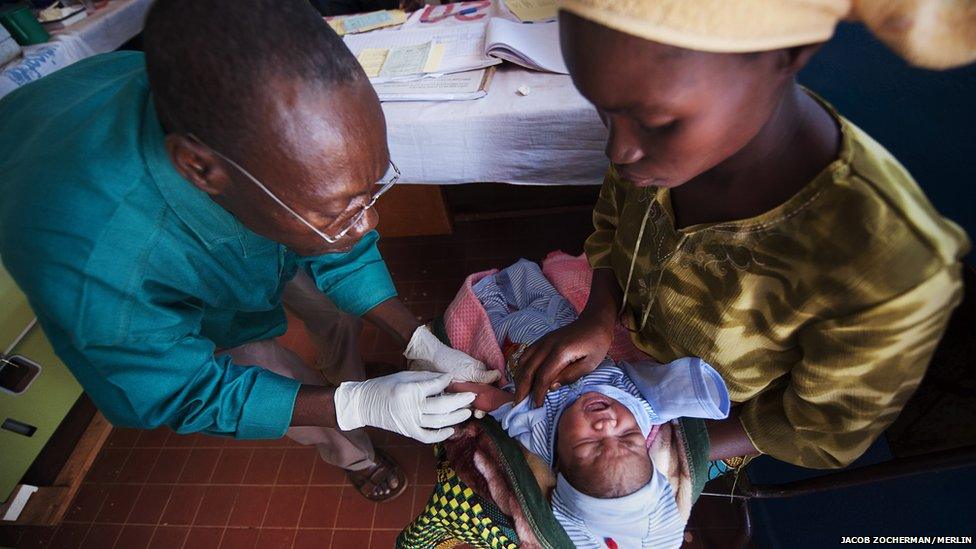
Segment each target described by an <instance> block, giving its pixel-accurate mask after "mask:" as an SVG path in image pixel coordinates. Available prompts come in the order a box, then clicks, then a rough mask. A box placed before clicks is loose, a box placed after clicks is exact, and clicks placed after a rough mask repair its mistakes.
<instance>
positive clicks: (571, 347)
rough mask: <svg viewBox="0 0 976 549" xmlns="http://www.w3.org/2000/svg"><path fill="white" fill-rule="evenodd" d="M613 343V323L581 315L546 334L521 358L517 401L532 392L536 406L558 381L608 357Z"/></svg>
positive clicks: (580, 373) (579, 374)
mask: <svg viewBox="0 0 976 549" xmlns="http://www.w3.org/2000/svg"><path fill="white" fill-rule="evenodd" d="M612 342H613V324H612V323H609V324H608V323H607V322H606V321H605V320H600V319H599V318H598V317H591V316H585V315H581V316H580V318H579V319H577V320H576V321H575V322H573V323H571V324H568V325H566V326H563V327H562V328H560V329H558V330H555V331H553V332H550V333H549V334H546V336H544V337H543V338H541V339H539V341H536V342H535V343H533V344H532V346H531V347H529V348H528V349H526V350H525V352H524V353H523V354H522V357H521V358H520V359H519V369H520V370H521V372H522V377H521V379H519V380H518V381H517V384H518V390H517V391H516V392H515V402H521V401H522V399H523V398H525V397H526V396H527V395H528V394H529V392H530V391H531V393H532V397H533V402H535V405H536V406H539V405H541V404H542V401H543V400H544V399H545V397H546V393H547V392H549V390H550V389H553V388H555V386H556V385H555V384H557V383H558V384H560V385H562V384H566V383H570V382H573V381H576V380H577V379H579V378H580V377H582V376H584V375H586V374H588V373H590V372H592V371H593V370H594V369H596V367H597V366H599V365H600V363H601V362H602V361H603V359H604V358H606V356H607V350H609V349H610V344H611V343H612Z"/></svg>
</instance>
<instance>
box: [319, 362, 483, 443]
mask: <svg viewBox="0 0 976 549" xmlns="http://www.w3.org/2000/svg"><path fill="white" fill-rule="evenodd" d="M450 383H451V376H450V375H447V374H437V373H434V372H397V373H395V374H391V375H388V376H383V377H377V378H374V379H368V380H366V381H345V382H343V383H341V384H339V387H338V388H337V389H336V390H335V410H336V420H337V422H338V424H339V428H340V429H342V430H343V431H349V430H352V429H358V428H360V427H365V426H367V425H369V426H370V427H378V428H380V429H386V430H387V431H393V432H394V433H399V434H401V435H404V436H408V437H410V438H413V439H416V440H419V441H420V442H423V443H426V444H431V443H434V442H440V441H442V440H445V439H447V438H448V437H450V436H451V435H452V434H454V428H453V427H451V426H452V425H456V424H458V423H461V422H462V421H464V420H466V419H468V418H469V417H470V416H471V410H470V409H468V406H469V405H470V404H471V403H472V402H474V399H475V396H476V395H475V394H474V393H452V394H446V395H442V394H441V393H442V392H443V391H444V389H445V388H447V386H448V384H450Z"/></svg>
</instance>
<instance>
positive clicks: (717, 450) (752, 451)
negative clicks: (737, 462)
mask: <svg viewBox="0 0 976 549" xmlns="http://www.w3.org/2000/svg"><path fill="white" fill-rule="evenodd" d="M705 429H706V430H707V431H708V442H709V445H710V450H709V453H708V459H710V460H716V459H728V458H732V457H739V456H753V455H756V454H759V450H757V449H756V447H755V446H754V445H753V444H752V441H751V440H749V435H747V434H746V430H745V429H744V428H743V427H742V422H741V421H739V414H738V412H737V410H736V409H734V408H733V409H732V413H730V414H729V417H727V418H725V419H721V420H713V421H706V422H705Z"/></svg>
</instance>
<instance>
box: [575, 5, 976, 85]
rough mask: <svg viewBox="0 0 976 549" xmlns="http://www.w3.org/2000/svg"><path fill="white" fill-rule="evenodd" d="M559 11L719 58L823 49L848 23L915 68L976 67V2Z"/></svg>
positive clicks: (621, 7)
mask: <svg viewBox="0 0 976 549" xmlns="http://www.w3.org/2000/svg"><path fill="white" fill-rule="evenodd" d="M560 9H562V10H565V11H568V12H570V13H574V14H576V15H578V16H580V17H582V18H584V19H588V20H590V21H593V22H595V23H598V24H600V25H603V26H605V27H608V28H611V29H614V30H617V31H620V32H623V33H626V34H630V35H633V36H637V37H639V38H644V39H646V40H652V41H654V42H660V43H662V44H668V45H671V46H677V47H680V48H685V49H691V50H699V51H707V52H717V53H746V52H758V51H767V50H774V49H780V48H789V47H793V46H802V45H806V44H814V43H817V42H824V41H826V40H829V39H830V37H831V36H833V34H834V28H835V27H836V26H837V23H838V22H839V21H841V20H842V19H850V20H856V21H861V22H863V23H864V24H865V25H867V27H868V28H869V29H871V31H872V32H873V33H874V34H875V36H877V37H878V38H879V39H880V40H881V41H882V42H884V43H885V44H887V45H888V47H890V48H891V49H893V50H894V51H895V52H897V53H898V54H899V55H901V56H902V57H903V58H905V59H906V60H907V61H908V62H909V63H912V64H913V65H917V66H920V67H925V68H932V69H945V68H950V67H955V66H959V65H964V64H967V63H970V62H972V61H974V60H976V0H560Z"/></svg>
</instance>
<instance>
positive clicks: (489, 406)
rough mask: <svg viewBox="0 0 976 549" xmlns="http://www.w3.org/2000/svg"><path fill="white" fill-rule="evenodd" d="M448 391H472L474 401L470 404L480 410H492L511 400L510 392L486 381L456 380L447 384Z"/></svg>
mask: <svg viewBox="0 0 976 549" xmlns="http://www.w3.org/2000/svg"><path fill="white" fill-rule="evenodd" d="M447 392H449V393H474V394H476V395H478V396H476V397H475V399H474V402H473V403H472V404H471V406H472V407H474V409H475V410H481V411H482V412H493V411H495V410H497V409H498V408H500V407H501V406H502V405H503V404H505V403H507V402H511V401H512V399H513V396H514V395H512V393H509V392H506V391H503V390H501V389H499V388H498V387H495V386H494V385H488V384H487V383H474V382H471V381H457V382H454V383H451V384H450V385H448V386H447Z"/></svg>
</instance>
